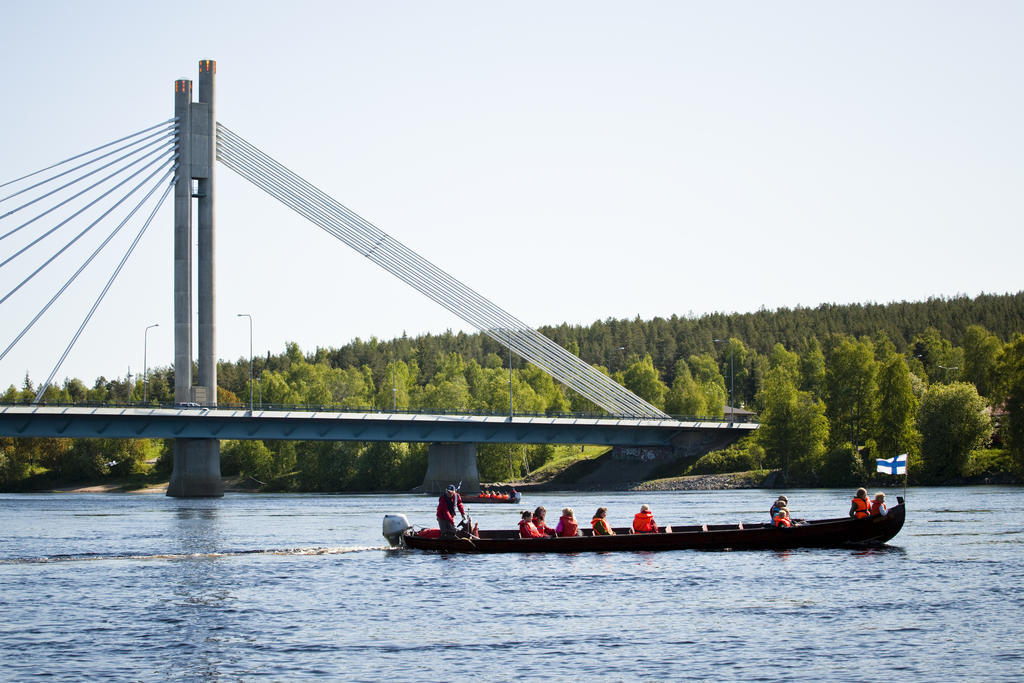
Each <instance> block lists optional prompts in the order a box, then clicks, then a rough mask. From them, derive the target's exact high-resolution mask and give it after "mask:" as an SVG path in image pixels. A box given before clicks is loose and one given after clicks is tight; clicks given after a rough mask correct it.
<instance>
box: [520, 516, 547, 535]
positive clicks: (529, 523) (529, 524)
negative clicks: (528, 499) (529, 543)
mask: <svg viewBox="0 0 1024 683" xmlns="http://www.w3.org/2000/svg"><path fill="white" fill-rule="evenodd" d="M522 516H523V518H522V519H521V520H519V538H545V535H544V534H542V533H541V532H540V531H538V530H537V527H535V526H534V525H533V513H531V512H530V511H529V510H523V515H522Z"/></svg>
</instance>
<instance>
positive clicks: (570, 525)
mask: <svg viewBox="0 0 1024 683" xmlns="http://www.w3.org/2000/svg"><path fill="white" fill-rule="evenodd" d="M555 533H556V534H557V535H559V536H579V535H580V525H579V524H578V523H577V522H576V513H575V512H573V511H572V508H562V516H561V517H559V518H558V525H557V526H556V527H555Z"/></svg>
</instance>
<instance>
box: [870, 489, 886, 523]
mask: <svg viewBox="0 0 1024 683" xmlns="http://www.w3.org/2000/svg"><path fill="white" fill-rule="evenodd" d="M888 512H889V510H888V508H886V507H885V494H884V493H876V494H875V499H874V500H873V501H871V513H870V514H871V516H872V517H877V516H880V515H881V516H884V515H886V514H888Z"/></svg>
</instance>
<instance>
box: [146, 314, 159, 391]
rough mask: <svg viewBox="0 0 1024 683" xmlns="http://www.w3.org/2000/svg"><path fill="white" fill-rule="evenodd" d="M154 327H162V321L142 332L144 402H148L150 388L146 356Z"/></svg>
mask: <svg viewBox="0 0 1024 683" xmlns="http://www.w3.org/2000/svg"><path fill="white" fill-rule="evenodd" d="M154 327H160V323H153V324H152V325H150V326H148V327H147V328H146V331H145V332H143V333H142V403H143V404H145V403H146V397H147V392H146V390H147V389H148V388H149V363H148V359H147V358H146V353H147V351H148V350H149V331H150V330H151V329H153V328H154Z"/></svg>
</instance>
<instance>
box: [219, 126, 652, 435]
mask: <svg viewBox="0 0 1024 683" xmlns="http://www.w3.org/2000/svg"><path fill="white" fill-rule="evenodd" d="M220 139H221V140H222V141H227V140H229V138H228V137H227V136H222V137H221V138H220ZM228 147H230V143H229V144H228ZM222 156H223V154H222ZM222 161H227V160H226V159H222ZM229 166H230V164H229ZM250 180H252V179H251V178H250ZM303 182H304V181H303ZM257 184H258V185H260V186H261V187H263V189H267V190H268V191H270V189H269V188H267V187H266V186H265V185H262V184H259V183H257ZM272 194H274V196H275V197H277V198H280V197H279V196H278V195H277V194H276V193H273V192H272ZM328 199H329V198H328ZM282 201H284V200H283V199H282ZM330 201H332V202H333V200H330ZM284 203H285V204H286V205H289V206H291V207H292V208H295V209H296V210H299V209H298V208H297V207H296V206H295V205H294V204H293V203H290V202H288V201H284ZM299 212H300V213H302V214H303V215H306V217H307V218H310V220H313V221H314V222H315V223H317V224H318V225H321V227H324V228H325V229H326V230H328V232H332V234H335V236H338V235H337V234H336V232H334V231H332V230H331V229H330V228H329V227H328V226H325V225H323V223H322V221H320V220H316V219H315V218H314V217H312V216H309V215H308V211H305V212H303V211H301V210H299ZM377 233H378V234H379V237H378V239H377V241H376V242H375V243H374V245H373V247H372V248H371V249H370V250H369V252H364V249H365V246H364V245H363V244H360V245H353V244H351V242H348V241H347V240H343V241H347V243H349V244H350V246H353V247H354V248H357V249H358V250H360V252H361V253H364V256H367V257H370V258H371V259H372V260H374V261H375V262H376V263H378V265H381V266H382V267H385V269H387V270H389V271H391V272H392V273H393V274H395V275H396V276H399V277H400V279H403V281H406V282H407V283H409V284H411V285H412V286H414V287H415V288H416V289H418V290H419V291H421V292H423V293H424V294H426V295H427V296H429V297H430V298H431V299H433V300H435V301H437V302H438V303H440V304H442V305H443V306H445V307H446V308H449V310H452V311H453V312H456V313H458V312H459V311H458V309H459V307H460V306H459V304H458V303H454V305H451V302H452V299H450V298H446V297H444V289H443V287H444V285H442V289H441V290H440V292H438V291H437V290H431V289H424V288H423V282H422V272H421V273H419V275H420V276H421V277H420V278H419V280H420V281H419V282H411V281H410V280H409V279H408V278H406V277H403V275H402V274H401V273H397V272H395V270H394V268H392V267H389V265H388V263H386V262H382V261H381V254H383V253H384V252H385V251H386V250H384V249H380V247H381V245H382V243H383V242H384V241H385V240H390V241H393V238H390V237H389V236H388V235H386V234H385V233H383V232H381V231H379V230H377ZM396 244H398V246H400V247H401V246H402V245H401V244H400V243H396ZM405 251H407V252H408V251H409V250H408V249H407V248H405ZM409 253H413V252H409ZM413 255H414V256H416V255H415V254H414V253H413ZM424 262H425V263H427V265H429V266H430V267H431V268H432V269H433V270H435V271H436V272H438V273H440V274H441V275H447V274H445V273H444V272H443V271H440V270H439V269H437V268H436V267H435V266H432V264H429V262H426V261H424ZM413 264H414V265H415V262H413ZM403 265H404V266H408V263H405V264H401V263H400V264H399V265H398V266H397V267H398V268H402V267H403ZM427 276H428V278H429V273H428V274H427ZM448 279H449V281H451V282H455V283H457V285H458V286H459V287H460V288H462V289H463V290H465V291H468V292H470V293H473V292H472V290H469V289H468V288H466V287H465V286H464V285H462V284H461V283H458V282H457V281H455V280H454V279H453V278H450V276H448ZM474 294H475V293H474ZM439 297H441V298H439ZM476 298H477V299H480V300H482V301H484V302H485V303H488V304H489V302H486V300H485V299H482V297H479V295H477V297H476ZM460 301H461V300H460ZM491 308H492V309H493V310H495V311H498V312H499V313H504V311H501V309H498V308H497V307H494V306H493V305H491ZM462 317H463V318H464V319H466V320H467V321H468V322H471V323H474V325H475V326H477V327H478V328H479V329H480V330H481V331H483V332H485V334H487V335H488V336H490V337H492V338H493V339H495V340H496V341H497V342H498V343H500V344H502V345H505V344H508V343H509V342H511V346H512V347H513V348H514V349H516V350H517V352H519V353H520V355H522V356H524V358H526V359H527V360H529V361H530V362H533V363H534V364H535V365H538V367H541V368H542V369H544V370H545V371H546V372H548V373H549V374H551V375H553V376H555V377H556V378H558V379H560V380H562V381H566V378H565V376H563V373H564V372H566V371H568V373H569V375H570V376H571V377H572V378H573V379H574V380H575V381H576V382H582V383H584V384H587V383H588V380H589V379H590V377H589V376H588V375H587V374H584V375H582V376H581V375H580V374H579V372H578V368H573V367H569V368H568V369H567V368H566V366H565V363H564V359H563V358H562V357H560V356H558V355H552V354H550V353H547V352H546V351H545V350H544V349H540V350H538V348H537V346H536V344H534V343H531V342H532V339H531V337H532V338H533V339H538V338H539V339H541V340H543V341H544V342H545V343H546V344H548V345H549V346H551V347H554V348H556V349H558V350H559V351H560V352H561V353H562V354H563V355H564V356H568V357H570V358H572V359H573V360H574V361H576V362H577V363H578V364H579V365H580V366H582V367H583V368H584V369H585V370H587V371H590V370H591V368H590V367H589V366H587V365H586V364H585V363H583V362H582V361H581V360H579V359H577V358H576V357H575V356H573V355H571V354H568V352H565V351H564V350H563V349H561V347H558V346H557V345H556V344H554V342H551V341H550V340H549V339H547V338H546V337H544V336H543V335H540V334H539V333H537V332H536V331H533V330H531V329H529V328H526V330H527V333H526V334H522V333H517V334H516V335H515V336H512V335H510V333H509V330H508V329H504V327H502V326H501V323H495V322H494V321H493V318H492V319H491V320H490V321H488V322H484V323H481V322H478V321H477V320H475V319H474V318H473V317H472V316H471V315H469V316H467V315H465V314H462ZM504 317H505V319H506V320H511V321H512V324H514V325H515V326H517V327H526V326H525V324H524V323H522V322H521V321H518V320H515V319H514V318H511V316H509V315H508V314H507V313H504ZM495 326H498V327H500V329H498V330H494V329H493V328H494V327H495ZM530 332H532V335H530V334H528V333H530ZM517 340H518V342H519V343H518V344H517ZM526 348H529V349H530V350H531V351H533V353H531V352H525V349H526ZM538 353H539V356H538ZM552 366H554V367H552ZM555 368H558V370H561V372H559V371H558V370H556V369H555ZM594 374H595V375H596V374H598V373H596V371H595V372H594ZM600 377H602V378H603V379H605V380H606V382H607V385H610V386H612V387H614V389H616V390H618V391H619V393H620V395H624V396H625V397H627V399H634V400H633V401H628V400H627V403H629V404H631V405H629V406H628V407H627V406H624V405H622V404H619V405H616V406H614V407H612V406H608V405H607V402H609V401H610V402H612V403H618V401H616V399H615V398H613V397H611V396H609V395H608V393H607V392H606V391H602V390H601V389H598V391H599V393H602V394H603V398H598V397H597V396H595V395H594V394H591V393H590V392H588V391H586V390H585V389H582V387H581V386H579V385H578V384H576V383H574V382H573V381H567V382H566V383H567V384H569V385H570V386H572V387H573V388H574V389H576V390H577V391H580V393H582V394H583V395H585V396H587V398H590V399H591V400H594V402H595V403H597V404H598V405H601V404H602V403H605V404H606V405H605V406H604V407H606V409H608V410H609V412H614V413H616V414H630V415H632V414H637V413H639V414H647V413H648V410H647V408H648V407H649V404H645V403H643V402H642V401H640V400H639V399H638V398H637V397H636V396H634V395H633V394H631V393H630V392H628V390H625V389H624V388H623V387H621V385H618V384H617V383H615V382H612V381H611V380H610V379H608V378H606V377H605V376H604V375H600ZM591 388H593V386H591Z"/></svg>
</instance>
